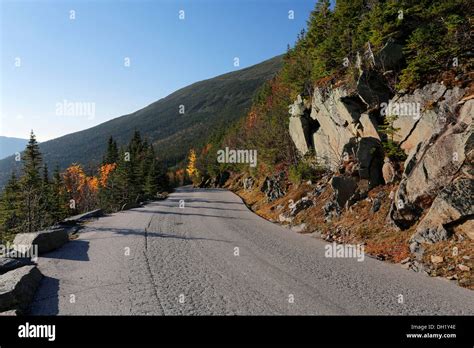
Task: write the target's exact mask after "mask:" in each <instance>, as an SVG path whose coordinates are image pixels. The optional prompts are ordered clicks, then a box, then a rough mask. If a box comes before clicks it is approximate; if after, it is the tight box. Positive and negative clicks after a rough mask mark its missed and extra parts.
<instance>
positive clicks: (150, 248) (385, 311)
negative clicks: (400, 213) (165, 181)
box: [31, 187, 474, 315]
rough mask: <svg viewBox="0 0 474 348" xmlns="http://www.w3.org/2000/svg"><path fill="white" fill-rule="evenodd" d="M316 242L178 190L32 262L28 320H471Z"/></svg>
mask: <svg viewBox="0 0 474 348" xmlns="http://www.w3.org/2000/svg"><path fill="white" fill-rule="evenodd" d="M180 200H184V202H185V206H184V208H180V207H179V201H180ZM326 244H327V243H326V242H324V241H322V240H319V239H316V238H313V237H310V236H305V235H300V234H297V233H295V232H292V231H290V230H288V229H286V228H283V227H280V226H278V225H276V224H273V223H270V222H268V221H266V220H264V219H262V218H260V217H258V216H257V215H255V214H253V213H252V212H251V211H249V210H248V209H247V207H246V206H245V205H244V204H243V203H242V201H241V199H240V198H239V197H238V196H236V195H235V194H233V193H231V192H229V191H226V190H221V189H207V190H205V189H192V188H190V187H184V188H181V189H178V190H177V191H176V192H175V193H173V194H172V195H170V197H169V198H168V199H167V200H164V201H159V202H154V203H151V204H148V205H146V206H145V207H142V208H137V209H132V210H129V211H124V212H120V213H116V214H113V215H110V216H107V217H103V218H100V219H97V220H95V221H92V222H89V223H88V224H87V226H86V228H84V229H83V230H82V232H81V233H80V235H79V238H78V239H77V240H74V241H71V242H69V243H68V244H66V245H65V246H63V247H62V248H61V249H59V250H56V251H55V252H52V253H49V254H46V255H44V256H43V257H41V258H39V260H38V263H39V267H40V270H41V271H42V273H43V274H44V275H45V278H44V279H43V280H42V283H41V285H40V288H39V290H38V292H37V294H36V298H35V301H34V302H33V305H32V307H31V314H37V315H54V314H59V315H71V314H77V315H99V314H104V315H109V314H110V315H209V314H210V315H233V314H237V315H246V314H248V315H258V314H265V315H268V314H275V315H284V314H308V315H338V314H348V315H362V314H382V315H391V314H402V315H404V314H411V315H422V314H434V315H436V314H440V315H445V314H446V315H447V314H460V315H461V314H471V315H472V314H474V293H473V292H472V291H470V290H466V289H463V288H460V287H458V286H456V285H455V284H452V283H449V282H448V281H445V280H442V279H436V278H429V277H427V276H423V275H420V274H415V273H414V272H411V271H407V270H404V269H402V268H401V267H400V266H399V265H393V264H388V263H384V262H381V261H377V260H375V259H372V258H368V257H365V259H364V261H363V262H359V261H357V259H356V258H329V257H325V248H324V247H325V245H326ZM236 248H238V249H236ZM237 254H238V255H237ZM400 295H402V297H401V296H400ZM400 302H402V303H400Z"/></svg>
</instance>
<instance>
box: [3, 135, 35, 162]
mask: <svg viewBox="0 0 474 348" xmlns="http://www.w3.org/2000/svg"><path fill="white" fill-rule="evenodd" d="M27 142H28V139H20V138H10V137H4V136H0V158H4V157H7V156H10V155H12V154H14V153H15V152H17V151H23V150H24V149H25V146H26V143H27Z"/></svg>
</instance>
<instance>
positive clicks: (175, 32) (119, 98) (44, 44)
mask: <svg viewBox="0 0 474 348" xmlns="http://www.w3.org/2000/svg"><path fill="white" fill-rule="evenodd" d="M0 3H1V5H0V6H1V7H0V11H1V13H0V15H1V17H0V23H1V24H0V30H1V36H0V43H1V47H0V51H1V55H0V58H1V61H0V63H1V75H0V97H1V100H0V101H1V108H0V116H1V117H0V135H4V136H13V137H21V138H26V137H28V135H29V132H30V130H31V129H33V130H34V131H35V133H36V135H37V138H38V139H39V140H40V141H45V140H48V139H52V138H55V137H58V136H61V135H64V134H68V133H72V132H75V131H78V130H81V129H86V128H90V127H92V126H94V125H97V124H99V123H102V122H104V121H107V120H109V119H111V118H115V117H118V116H121V115H124V114H127V113H130V112H133V111H136V110H138V109H140V108H142V107H144V106H146V105H148V104H150V103H152V102H154V101H156V100H158V99H160V98H163V97H165V96H166V95H168V94H170V93H172V92H173V91H175V90H177V89H179V88H181V87H184V86H187V85H189V84H191V83H193V82H196V81H199V80H203V79H207V78H210V77H214V76H216V75H220V74H222V73H226V72H229V71H233V70H237V69H240V68H245V67H247V66H250V65H253V64H256V63H259V62H261V61H263V60H265V59H268V58H271V57H273V56H275V55H278V54H281V53H283V52H285V50H286V46H287V44H291V45H292V44H293V43H294V41H295V39H296V35H297V34H298V32H299V31H300V30H301V29H303V28H305V27H306V21H307V19H308V16H309V13H310V11H311V10H312V9H313V7H314V4H315V0H188V1H174V0H155V1H143V0H133V1H132V0H128V1H112V0H95V1H88V0H81V1H67V0H62V1H59V0H57V1H39V0H37V1H32V0H30V1H21V0H15V1H12V0H0ZM71 10H72V11H75V19H70V16H71V12H70V11H71ZM181 10H183V11H184V16H185V19H184V20H181V19H180V18H179V14H180V12H179V11H181ZM289 11H294V19H292V20H291V19H289V18H288V17H289ZM127 57H128V58H129V59H130V66H129V67H125V66H124V63H125V59H126V58H127ZM235 57H238V58H239V60H240V67H235V66H234V58H235ZM18 58H19V59H18ZM18 65H19V66H18ZM64 100H66V101H68V102H73V103H83V104H81V105H83V106H84V105H85V104H84V103H89V104H88V106H89V107H90V106H91V105H92V104H93V105H94V110H95V113H94V116H93V117H91V116H90V114H88V115H85V114H84V113H82V114H81V113H80V112H76V114H75V115H72V116H71V115H69V116H67V115H64V114H61V113H58V112H57V105H58V103H64Z"/></svg>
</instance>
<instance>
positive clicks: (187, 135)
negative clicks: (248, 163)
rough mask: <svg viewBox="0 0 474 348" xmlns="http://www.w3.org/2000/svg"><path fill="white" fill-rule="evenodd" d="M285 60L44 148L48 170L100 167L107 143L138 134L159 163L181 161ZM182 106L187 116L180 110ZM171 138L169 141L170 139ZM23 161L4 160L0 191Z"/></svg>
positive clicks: (189, 90)
mask: <svg viewBox="0 0 474 348" xmlns="http://www.w3.org/2000/svg"><path fill="white" fill-rule="evenodd" d="M282 60H283V55H279V56H276V57H273V58H271V59H268V60H265V61H263V62H261V63H258V64H256V65H253V66H250V67H247V68H243V69H240V70H236V71H231V72H228V73H225V74H222V75H219V76H216V77H214V78H209V79H206V80H202V81H197V82H194V83H192V84H191V85H188V86H186V87H184V88H181V89H178V90H177V91H175V92H173V93H171V94H169V95H168V96H166V97H164V98H161V99H159V100H157V101H155V102H153V103H151V104H149V105H147V106H145V107H144V108H142V109H140V110H137V111H135V112H132V113H130V114H126V115H122V116H118V117H116V118H114V119H112V120H108V121H106V122H103V123H101V124H99V125H96V126H94V127H91V128H88V129H85V130H81V131H78V132H74V133H70V134H66V135H63V136H61V137H58V138H55V139H51V140H48V141H46V142H44V143H41V144H40V149H41V152H42V154H43V158H44V161H45V163H47V164H48V167H49V168H54V167H56V166H58V167H59V168H60V169H64V168H66V167H67V166H68V165H70V164H71V163H73V162H77V163H81V164H83V165H84V166H86V167H87V166H88V165H89V164H90V165H94V164H97V163H99V162H100V161H101V160H102V158H101V156H102V154H103V153H104V151H105V148H106V143H107V139H108V137H110V136H113V137H114V139H116V140H117V142H118V144H119V145H122V144H125V143H126V142H127V141H128V140H129V138H130V137H131V136H132V134H133V132H134V131H135V130H138V131H140V132H141V133H142V134H143V136H144V137H146V138H148V139H149V140H150V141H151V142H153V143H154V144H159V145H160V148H157V149H156V150H157V154H158V157H159V158H160V160H163V161H165V162H167V163H168V164H173V163H177V162H179V161H181V160H182V159H183V158H184V157H185V156H186V154H187V152H188V150H189V148H190V147H193V146H195V145H196V144H199V143H200V142H203V141H204V140H205V138H207V136H208V135H209V134H210V132H212V131H213V130H216V129H217V128H218V127H219V126H223V125H225V124H231V123H233V122H234V121H236V120H237V119H238V118H239V117H241V116H243V115H244V114H245V112H246V111H247V109H248V108H249V107H250V105H251V102H252V97H253V94H254V92H255V91H256V90H257V89H258V88H259V87H260V86H261V85H262V84H263V83H264V82H265V81H267V80H269V79H271V78H272V77H273V76H274V75H275V74H276V73H277V71H278V70H279V69H280V68H281V65H282ZM181 105H182V106H184V114H183V115H181V114H179V107H180V106H181ZM167 139H168V140H167ZM20 163H21V162H15V161H14V158H13V157H12V156H10V157H7V158H5V159H3V160H0V186H3V185H4V184H5V183H6V180H7V179H8V177H9V176H10V174H11V171H12V170H18V169H19V166H20Z"/></svg>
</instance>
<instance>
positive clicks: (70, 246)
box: [41, 239, 89, 261]
mask: <svg viewBox="0 0 474 348" xmlns="http://www.w3.org/2000/svg"><path fill="white" fill-rule="evenodd" d="M88 251H89V242H88V241H86V240H81V239H78V240H72V241H70V242H69V243H66V244H65V245H63V246H62V247H61V248H59V249H58V250H55V251H52V252H50V253H47V254H44V255H41V257H43V258H45V259H48V258H49V259H62V260H72V261H89V256H88V255H87V252H88Z"/></svg>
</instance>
